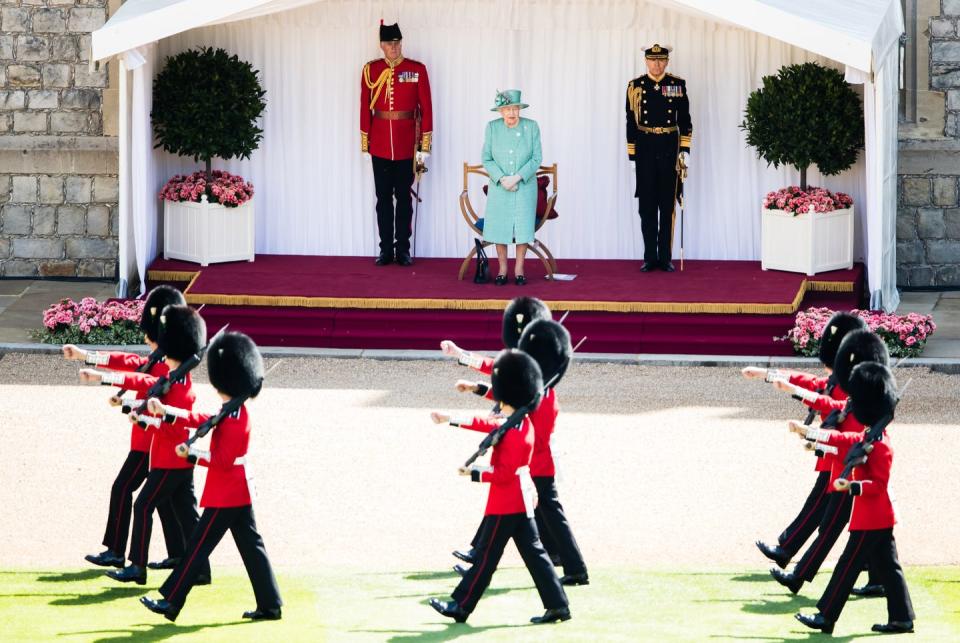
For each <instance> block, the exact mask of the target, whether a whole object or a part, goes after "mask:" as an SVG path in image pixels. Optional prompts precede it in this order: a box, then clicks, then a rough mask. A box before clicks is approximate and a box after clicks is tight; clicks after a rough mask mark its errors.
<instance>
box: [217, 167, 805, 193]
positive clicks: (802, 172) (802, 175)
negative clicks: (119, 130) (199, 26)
mask: <svg viewBox="0 0 960 643" xmlns="http://www.w3.org/2000/svg"><path fill="white" fill-rule="evenodd" d="M207 163H208V164H209V161H207ZM207 171H208V172H209V171H210V170H209V166H208V169H207ZM800 189H801V190H803V191H804V192H806V191H807V168H806V167H802V168H800Z"/></svg>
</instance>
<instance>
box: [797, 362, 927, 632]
mask: <svg viewBox="0 0 960 643" xmlns="http://www.w3.org/2000/svg"><path fill="white" fill-rule="evenodd" d="M848 390H849V393H850V398H851V400H852V401H853V405H852V412H853V414H854V415H855V416H856V417H857V420H859V421H860V422H861V423H863V424H864V425H865V426H871V427H872V426H874V425H875V424H876V423H879V422H889V421H890V420H892V419H893V413H894V408H895V407H896V404H897V383H896V381H895V380H894V378H893V374H892V373H891V372H890V369H888V368H887V367H886V366H884V365H882V364H878V363H876V362H864V363H862V364H860V365H858V366H857V367H855V368H854V369H853V373H852V374H851V377H850V383H849V389H848ZM811 433H812V435H811ZM802 435H803V436H804V437H805V438H807V439H815V440H818V441H820V442H825V443H827V444H830V445H833V446H836V447H846V448H848V449H849V448H850V447H852V446H853V445H855V444H856V443H857V442H859V441H860V436H857V435H855V434H851V433H842V432H839V431H823V430H818V429H806V430H805V431H804V432H803V433H802ZM892 465H893V448H892V447H891V446H890V440H889V438H888V436H887V433H886V431H884V432H883V438H882V439H881V440H879V441H877V442H874V443H873V449H872V451H870V453H869V455H868V456H867V461H866V463H864V464H862V465H860V466H858V467H856V468H855V469H854V470H853V476H852V479H851V480H848V479H845V478H838V479H837V480H836V481H835V482H834V488H835V489H836V490H837V492H838V493H843V494H848V495H850V496H851V497H852V498H853V515H852V517H851V518H850V539H849V540H848V541H847V546H846V547H845V548H844V550H843V553H842V554H841V555H840V559H839V560H838V561H837V566H836V568H835V569H834V571H833V576H831V577H830V582H829V583H828V584H827V588H826V590H824V592H823V596H822V597H821V598H820V600H819V601H818V602H817V609H818V610H819V611H818V612H817V613H816V614H814V615H806V614H799V613H798V614H797V615H796V619H797V620H798V621H800V622H801V623H803V624H804V625H806V626H807V627H809V628H812V629H816V630H820V631H822V632H825V633H828V634H829V633H832V632H833V627H834V623H836V621H837V619H838V618H840V613H841V612H842V611H843V607H844V605H846V602H847V599H848V598H849V596H850V593H851V590H852V589H853V586H854V583H855V582H856V580H857V576H858V575H859V574H860V570H861V569H863V567H864V565H869V567H870V569H871V570H873V571H874V573H875V574H876V576H877V578H878V579H880V582H881V583H882V584H883V588H884V594H885V595H886V597H887V622H886V623H877V624H875V625H874V626H873V628H872V629H873V631H874V632H880V633H883V634H897V633H901V632H912V631H913V620H914V618H915V617H916V616H915V614H914V611H913V604H912V602H911V600H910V591H909V590H908V589H907V581H906V579H905V578H904V576H903V568H902V567H901V566H900V561H899V556H898V554H897V543H896V540H895V539H894V537H893V525H894V524H895V523H896V516H895V515H894V510H893V502H892V501H891V498H890V491H889V482H890V470H891V467H892Z"/></svg>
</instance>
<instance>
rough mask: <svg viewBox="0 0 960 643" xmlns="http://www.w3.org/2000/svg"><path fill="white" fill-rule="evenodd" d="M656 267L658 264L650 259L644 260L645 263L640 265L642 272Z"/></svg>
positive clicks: (651, 270) (650, 270)
mask: <svg viewBox="0 0 960 643" xmlns="http://www.w3.org/2000/svg"><path fill="white" fill-rule="evenodd" d="M656 269H657V264H656V263H653V262H650V261H644V262H643V265H642V266H640V272H653V271H654V270H656Z"/></svg>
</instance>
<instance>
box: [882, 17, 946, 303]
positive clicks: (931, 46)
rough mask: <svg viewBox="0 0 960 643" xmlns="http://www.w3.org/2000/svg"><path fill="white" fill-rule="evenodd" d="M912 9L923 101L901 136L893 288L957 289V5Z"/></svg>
mask: <svg viewBox="0 0 960 643" xmlns="http://www.w3.org/2000/svg"><path fill="white" fill-rule="evenodd" d="M916 8H917V18H918V25H917V30H916V33H917V49H918V51H919V52H920V54H922V55H919V54H918V56H917V58H918V64H920V65H922V66H921V67H920V68H919V69H918V70H917V89H918V95H919V97H920V98H921V99H922V100H918V101H917V104H918V108H917V117H918V118H917V122H916V123H912V124H909V125H906V126H901V128H900V139H901V140H900V153H899V158H898V170H897V172H898V175H899V176H898V180H899V183H898V188H899V189H898V208H897V285H898V286H900V287H908V288H909V287H931V286H933V287H944V288H950V287H955V288H960V201H958V190H960V185H958V179H960V0H932V1H930V0H920V1H918V2H917V3H916ZM909 28H910V27H909V25H908V30H909ZM931 99H933V100H931ZM936 99H939V100H936ZM944 117H945V118H944ZM931 124H933V125H934V127H931Z"/></svg>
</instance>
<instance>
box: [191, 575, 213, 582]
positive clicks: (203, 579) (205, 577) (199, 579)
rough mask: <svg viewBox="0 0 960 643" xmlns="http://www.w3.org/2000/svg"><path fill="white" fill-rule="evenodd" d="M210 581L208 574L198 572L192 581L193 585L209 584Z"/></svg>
mask: <svg viewBox="0 0 960 643" xmlns="http://www.w3.org/2000/svg"><path fill="white" fill-rule="evenodd" d="M211 582H213V581H211V580H210V574H200V575H198V576H197V580H195V581H193V584H194V585H209V584H210V583H211Z"/></svg>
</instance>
